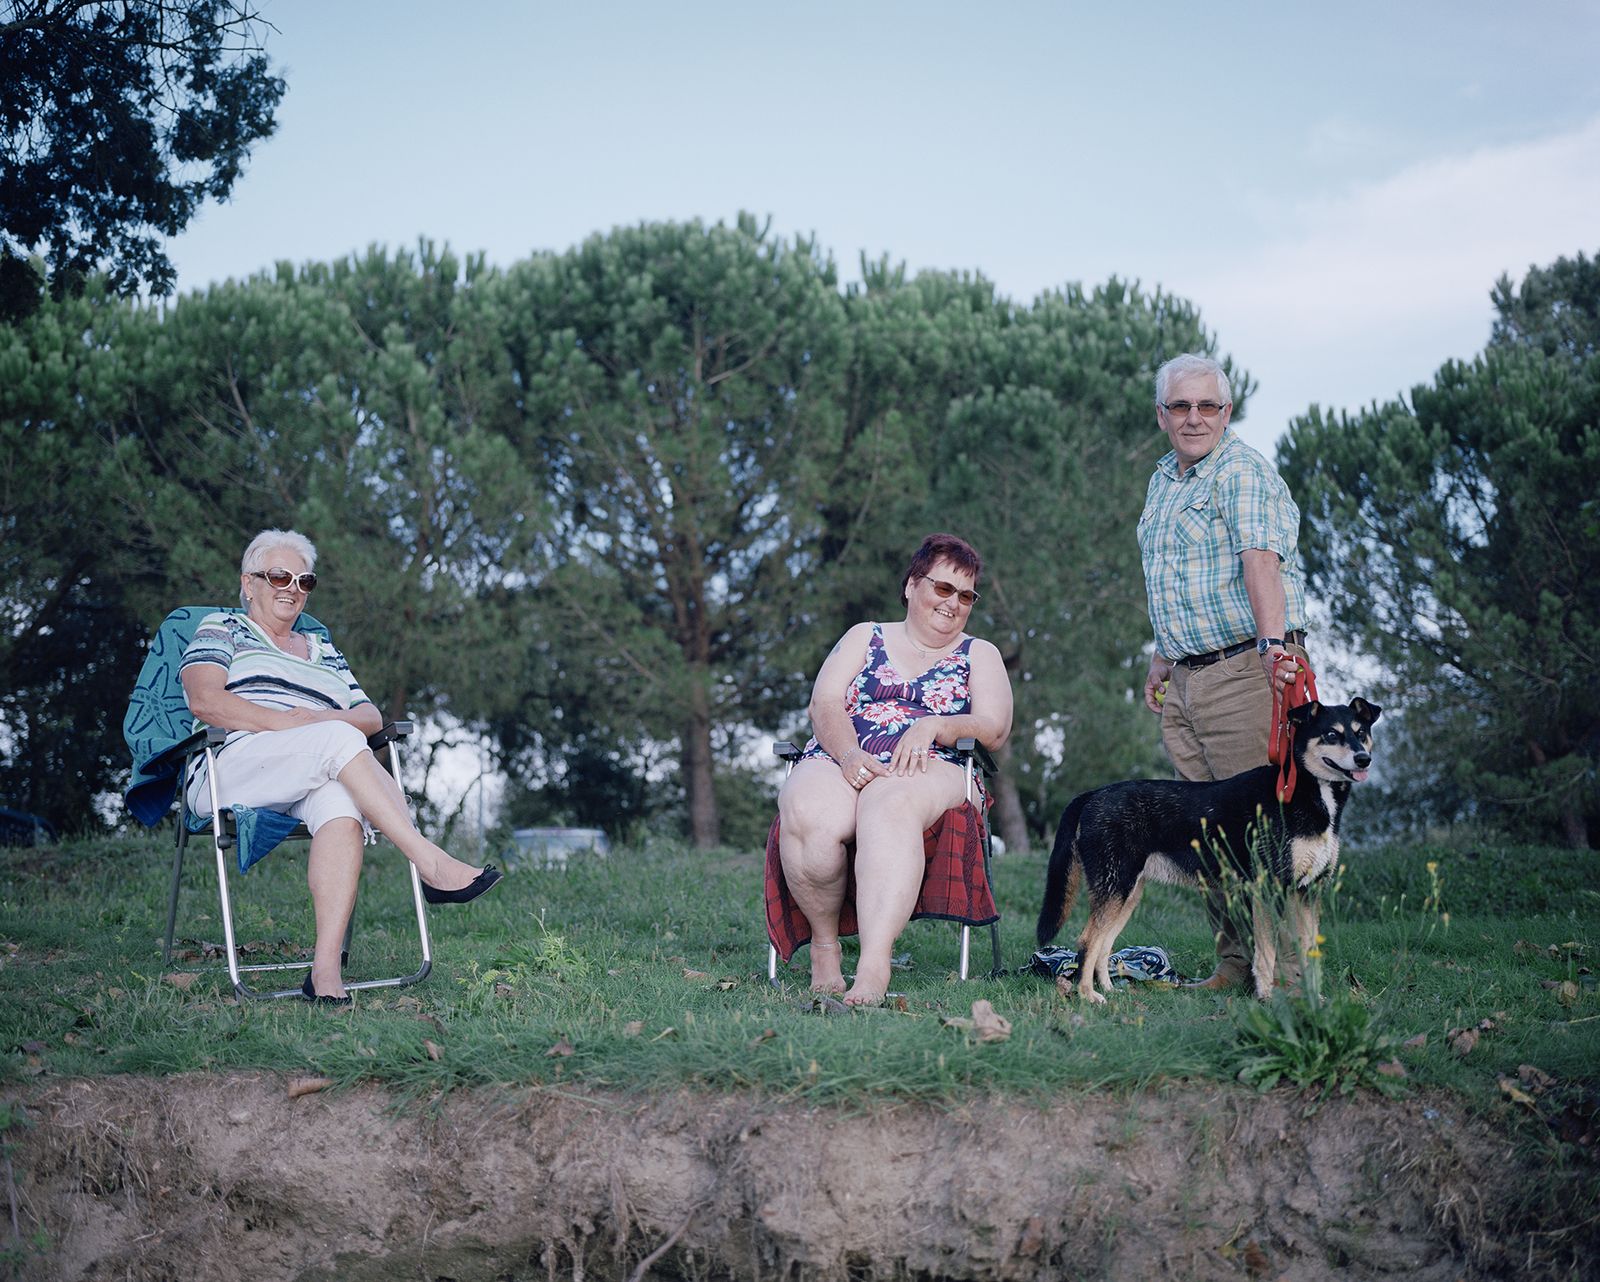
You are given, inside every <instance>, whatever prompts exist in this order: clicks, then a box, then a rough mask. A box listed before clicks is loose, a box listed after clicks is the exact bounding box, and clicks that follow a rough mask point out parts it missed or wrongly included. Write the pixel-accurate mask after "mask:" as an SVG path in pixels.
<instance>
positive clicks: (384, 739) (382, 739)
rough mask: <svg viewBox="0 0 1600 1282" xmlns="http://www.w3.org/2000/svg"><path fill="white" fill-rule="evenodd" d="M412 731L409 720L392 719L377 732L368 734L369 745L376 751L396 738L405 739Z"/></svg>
mask: <svg viewBox="0 0 1600 1282" xmlns="http://www.w3.org/2000/svg"><path fill="white" fill-rule="evenodd" d="M410 733H411V723H410V722H409V721H390V722H387V723H386V724H385V725H384V727H383V729H382V730H380V731H378V733H377V734H369V735H368V736H367V747H369V748H371V749H372V750H373V751H374V752H376V751H377V750H378V749H379V748H381V747H383V745H384V744H386V743H393V742H394V741H395V740H396V739H404V738H406V737H407V736H408V735H409V734H410Z"/></svg>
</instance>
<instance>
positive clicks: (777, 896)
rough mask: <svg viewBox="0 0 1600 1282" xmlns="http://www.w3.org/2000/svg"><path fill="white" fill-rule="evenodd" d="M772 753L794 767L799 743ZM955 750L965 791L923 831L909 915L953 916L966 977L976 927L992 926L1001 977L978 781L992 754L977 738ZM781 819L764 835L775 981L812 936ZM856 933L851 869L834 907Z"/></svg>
mask: <svg viewBox="0 0 1600 1282" xmlns="http://www.w3.org/2000/svg"><path fill="white" fill-rule="evenodd" d="M772 751H773V754H774V755H775V756H777V757H780V758H782V759H783V760H784V761H786V762H788V764H789V768H790V769H791V770H792V769H793V768H794V765H795V762H797V761H799V760H800V749H799V748H797V747H795V745H794V744H792V743H790V742H788V741H787V740H785V741H783V742H780V743H775V744H773V745H772ZM956 751H957V752H959V753H960V754H961V755H962V757H963V758H964V760H965V763H966V773H967V796H966V800H965V801H963V802H962V803H961V804H960V805H959V806H954V807H952V808H951V809H949V810H947V811H945V812H944V814H943V815H941V816H940V817H939V819H938V820H937V821H936V822H935V823H934V825H933V827H931V828H929V829H928V830H927V831H926V832H924V833H923V834H922V849H923V854H924V857H925V858H926V860H927V863H926V865H925V867H924V870H923V877H922V887H921V889H920V890H919V891H918V892H917V904H916V907H915V908H914V909H913V910H912V913H911V920H912V921H922V920H929V919H934V920H944V921H952V922H956V923H958V924H959V925H960V927H961V964H960V974H961V978H962V979H966V978H967V977H968V972H969V970H970V962H971V952H972V931H973V928H974V927H983V926H987V927H989V942H990V946H991V949H992V952H993V964H992V966H991V967H990V970H989V972H988V974H989V976H990V977H991V978H993V977H994V976H997V975H1001V974H1003V973H1004V972H1005V968H1004V966H1003V965H1002V963H1001V960H1000V911H999V909H998V908H997V907H996V906H995V902H994V891H993V889H992V887H991V883H990V880H989V865H990V859H991V855H992V841H991V838H990V834H989V822H988V815H987V814H986V813H985V798H984V795H983V793H982V790H981V789H980V788H979V787H978V780H977V778H976V774H975V771H976V770H978V769H981V770H982V771H983V773H984V774H985V776H990V775H993V774H994V772H995V765H994V760H993V758H991V757H990V756H989V753H988V751H987V750H986V749H985V748H984V747H983V745H982V744H980V743H978V741H977V740H976V739H960V740H957V742H956ZM778 823H779V821H778V820H777V819H776V818H774V819H773V821H772V827H771V829H770V830H769V831H768V833H767V861H766V901H767V940H768V944H769V947H768V949H767V978H768V979H769V980H771V981H772V982H773V983H776V982H777V979H778V962H779V961H780V960H782V961H783V962H784V963H785V964H787V963H788V961H789V959H790V958H791V957H793V956H794V954H795V953H796V952H797V951H798V950H799V949H800V948H801V947H802V946H803V945H805V944H807V943H809V942H810V940H811V923H810V922H809V921H808V920H806V915H805V914H804V913H803V912H801V911H800V906H799V905H798V904H796V903H795V902H794V898H793V896H791V895H790V893H789V885H788V882H787V880H786V879H785V878H784V875H783V863H782V861H781V860H780V859H779V857H778V832H779V827H778ZM846 856H847V859H848V860H849V862H850V864H851V865H852V867H853V865H854V861H855V847H854V846H853V845H851V846H850V847H848V848H847V851H846ZM855 933H856V912H855V878H854V874H853V872H852V873H851V875H850V880H849V882H848V884H847V888H846V890H845V902H844V906H843V908H842V909H841V910H840V913H839V934H840V936H841V937H843V936H845V935H853V934H855Z"/></svg>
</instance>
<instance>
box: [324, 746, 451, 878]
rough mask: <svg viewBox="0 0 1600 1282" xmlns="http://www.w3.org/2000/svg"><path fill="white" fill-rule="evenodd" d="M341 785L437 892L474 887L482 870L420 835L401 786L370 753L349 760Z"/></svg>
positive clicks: (368, 819) (363, 753)
mask: <svg viewBox="0 0 1600 1282" xmlns="http://www.w3.org/2000/svg"><path fill="white" fill-rule="evenodd" d="M339 782H340V783H342V784H343V785H344V786H345V787H346V788H347V789H349V791H350V795H351V796H352V797H354V798H355V802H356V805H358V806H360V807H361V813H362V814H363V815H365V816H366V817H367V822H368V823H370V824H371V825H372V826H373V827H374V828H376V829H377V830H378V831H379V832H381V833H382V834H383V835H384V836H385V837H387V838H388V839H389V840H390V841H392V842H393V843H394V844H395V847H396V848H397V849H398V850H399V851H400V853H401V854H402V855H404V856H405V857H406V858H407V859H409V860H410V861H411V862H412V863H414V864H415V865H416V866H417V872H419V873H420V874H421V875H422V880H423V881H425V882H427V883H428V885H430V886H432V887H433V888H434V889H435V890H462V889H464V888H465V887H467V886H469V885H471V884H472V881H473V879H474V878H475V877H477V875H478V872H479V869H477V868H474V867H473V866H472V865H471V864H467V863H462V862H461V860H459V859H457V858H456V857H455V856H454V855H450V854H446V853H445V851H444V850H443V849H441V848H440V847H438V846H436V845H434V844H433V842H431V841H429V840H428V839H427V838H426V837H424V836H423V835H422V834H421V833H420V832H418V831H417V826H416V825H415V824H414V823H412V822H411V812H410V811H409V810H408V809H407V808H406V798H405V794H404V793H403V792H401V791H400V785H399V784H398V783H396V782H395V778H394V776H393V775H391V774H390V773H389V772H388V771H387V770H385V769H384V768H383V767H382V766H380V765H379V764H378V759H377V758H376V757H375V756H373V755H372V752H371V750H370V749H363V750H362V751H361V752H358V753H357V754H356V755H355V756H353V757H351V758H350V760H349V762H348V763H347V764H346V766H345V768H344V769H343V770H341V771H340V772H339Z"/></svg>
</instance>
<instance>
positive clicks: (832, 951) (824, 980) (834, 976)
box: [811, 939, 844, 993]
mask: <svg viewBox="0 0 1600 1282" xmlns="http://www.w3.org/2000/svg"><path fill="white" fill-rule="evenodd" d="M843 964H844V945H843V944H841V943H840V942H839V941H838V940H837V939H835V940H833V941H831V942H823V941H821V940H816V939H813V940H812V941H811V991H812V992H814V993H842V992H844V971H843V969H842V967H843Z"/></svg>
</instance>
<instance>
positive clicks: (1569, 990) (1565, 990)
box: [1556, 979, 1578, 1006]
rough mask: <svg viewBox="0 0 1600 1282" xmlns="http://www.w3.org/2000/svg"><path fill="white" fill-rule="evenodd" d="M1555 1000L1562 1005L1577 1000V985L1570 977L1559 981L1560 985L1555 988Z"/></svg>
mask: <svg viewBox="0 0 1600 1282" xmlns="http://www.w3.org/2000/svg"><path fill="white" fill-rule="evenodd" d="M1556 1000H1557V1001H1558V1002H1560V1003H1561V1004H1562V1005H1563V1006H1571V1005H1573V1004H1574V1003H1575V1002H1576V1001H1577V1000H1578V986H1577V985H1576V984H1575V983H1573V982H1572V981H1571V980H1570V979H1564V980H1562V981H1561V987H1560V988H1558V989H1556Z"/></svg>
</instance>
